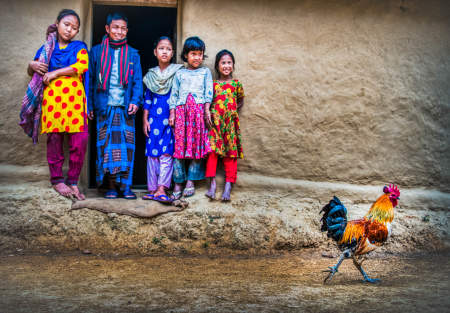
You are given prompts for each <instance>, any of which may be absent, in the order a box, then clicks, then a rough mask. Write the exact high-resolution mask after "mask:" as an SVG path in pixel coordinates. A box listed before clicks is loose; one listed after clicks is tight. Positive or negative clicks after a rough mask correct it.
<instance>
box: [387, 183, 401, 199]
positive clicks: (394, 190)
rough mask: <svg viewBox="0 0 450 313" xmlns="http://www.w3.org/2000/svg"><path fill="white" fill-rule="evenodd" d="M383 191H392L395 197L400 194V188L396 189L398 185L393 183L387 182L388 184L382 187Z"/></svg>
mask: <svg viewBox="0 0 450 313" xmlns="http://www.w3.org/2000/svg"><path fill="white" fill-rule="evenodd" d="M383 192H384V193H393V194H395V195H396V196H397V197H399V196H400V190H399V189H398V187H397V186H396V185H394V184H389V187H388V186H384V188H383Z"/></svg>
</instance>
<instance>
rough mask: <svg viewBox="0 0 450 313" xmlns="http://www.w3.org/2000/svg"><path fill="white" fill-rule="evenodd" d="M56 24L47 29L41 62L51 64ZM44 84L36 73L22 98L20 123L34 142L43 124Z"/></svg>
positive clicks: (40, 56)
mask: <svg viewBox="0 0 450 313" xmlns="http://www.w3.org/2000/svg"><path fill="white" fill-rule="evenodd" d="M55 26H56V25H50V26H49V28H48V30H47V41H46V42H45V44H44V49H42V51H41V54H40V55H39V59H38V61H39V62H44V63H47V64H49V62H50V58H51V57H52V53H53V50H54V49H55V43H56V28H55ZM43 90H44V84H43V83H42V76H41V75H39V74H38V73H34V74H33V77H32V78H31V81H30V83H29V84H28V87H27V91H26V93H25V96H24V97H23V100H22V108H21V110H20V122H19V125H20V126H21V127H22V128H23V130H24V132H25V134H27V135H28V136H29V137H31V138H32V139H33V143H34V144H36V143H37V142H38V136H39V127H40V126H41V114H42V106H41V105H42V93H43Z"/></svg>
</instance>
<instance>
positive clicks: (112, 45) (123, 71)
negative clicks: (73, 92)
mask: <svg viewBox="0 0 450 313" xmlns="http://www.w3.org/2000/svg"><path fill="white" fill-rule="evenodd" d="M101 47H102V55H101V59H100V68H99V73H98V77H99V85H98V88H99V89H102V90H104V91H106V89H107V87H108V86H109V80H110V78H111V66H112V59H113V53H112V51H111V49H120V52H119V82H120V84H121V85H122V87H125V86H127V85H128V72H129V69H130V60H129V59H130V58H129V53H128V44H127V39H126V38H125V39H123V40H120V41H114V40H110V39H109V37H108V36H107V35H105V36H103V40H102V45H101Z"/></svg>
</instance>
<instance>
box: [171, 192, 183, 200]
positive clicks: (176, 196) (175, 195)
mask: <svg viewBox="0 0 450 313" xmlns="http://www.w3.org/2000/svg"><path fill="white" fill-rule="evenodd" d="M172 199H173V200H180V199H181V191H174V192H172Z"/></svg>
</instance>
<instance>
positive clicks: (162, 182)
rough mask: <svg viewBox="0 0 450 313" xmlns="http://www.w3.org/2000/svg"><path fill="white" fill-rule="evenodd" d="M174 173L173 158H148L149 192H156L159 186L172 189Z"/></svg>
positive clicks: (165, 155) (168, 156)
mask: <svg viewBox="0 0 450 313" xmlns="http://www.w3.org/2000/svg"><path fill="white" fill-rule="evenodd" d="M172 173H173V158H172V156H171V155H168V154H163V155H161V156H159V157H156V158H153V157H147V186H148V191H155V190H156V189H158V186H164V187H166V188H169V187H170V182H171V180H172Z"/></svg>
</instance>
